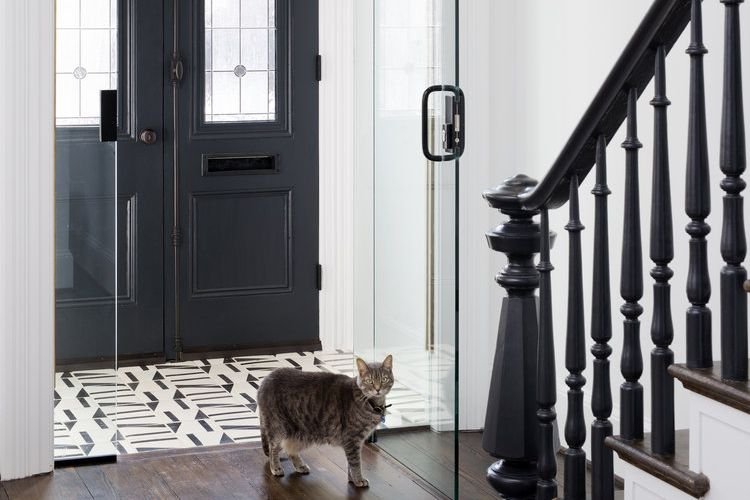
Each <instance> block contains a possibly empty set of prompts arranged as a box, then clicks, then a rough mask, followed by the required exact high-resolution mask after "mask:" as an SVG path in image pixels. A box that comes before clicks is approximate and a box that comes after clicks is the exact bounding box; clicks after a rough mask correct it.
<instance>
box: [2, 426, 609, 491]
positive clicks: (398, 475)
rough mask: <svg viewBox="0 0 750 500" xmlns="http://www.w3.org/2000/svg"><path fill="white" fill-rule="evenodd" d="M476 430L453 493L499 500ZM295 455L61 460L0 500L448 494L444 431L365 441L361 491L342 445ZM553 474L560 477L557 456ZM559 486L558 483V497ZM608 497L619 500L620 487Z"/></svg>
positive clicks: (462, 448)
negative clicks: (304, 468)
mask: <svg viewBox="0 0 750 500" xmlns="http://www.w3.org/2000/svg"><path fill="white" fill-rule="evenodd" d="M481 436H482V435H481V433H469V432H466V433H464V432H462V433H460V434H459V483H458V484H459V498H461V499H471V500H482V499H497V498H499V496H498V495H497V494H496V493H495V492H494V491H493V490H492V488H490V486H489V485H488V484H487V482H486V481H485V478H484V474H485V471H486V469H487V467H488V466H489V465H490V464H491V463H492V462H493V461H494V460H493V459H492V458H491V457H490V456H489V455H487V453H486V452H485V451H484V450H482V446H481ZM303 456H304V457H305V459H306V461H307V463H308V464H309V465H310V468H311V470H312V472H311V474H310V475H306V476H302V475H299V474H295V473H293V472H292V467H291V464H290V463H288V461H285V462H284V469H285V470H286V472H287V474H286V476H284V477H283V478H280V479H279V478H275V477H273V476H272V475H271V474H270V472H269V471H268V466H267V464H266V457H265V455H263V451H262V450H260V449H259V448H258V447H257V444H252V445H249V444H248V445H225V446H219V447H210V448H193V449H190V450H173V451H164V452H151V453H141V454H137V455H125V456H121V457H120V458H119V460H118V462H117V463H109V464H100V465H81V466H69V467H64V468H58V469H57V470H55V472H54V474H47V475H42V476H35V477H32V478H27V479H20V480H17V481H5V482H2V483H0V500H11V499H29V500H48V499H55V500H57V499H59V500H77V499H91V498H96V499H114V498H117V499H162V498H164V499H175V498H179V499H196V500H198V499H201V500H203V499H221V500H223V499H235V498H236V499H239V498H242V499H261V498H262V499H274V500H275V499H281V500H296V499H310V500H336V499H380V500H395V499H402V498H403V499H409V500H420V499H431V498H452V497H453V495H452V491H453V474H454V465H453V434H452V433H441V434H438V433H435V432H432V431H430V430H418V431H407V432H398V433H393V434H381V435H380V436H379V439H378V443H377V445H367V446H366V447H365V449H364V451H363V454H362V459H363V463H364V465H363V466H364V471H365V472H364V475H365V477H367V479H368V480H369V481H370V487H369V488H368V489H357V488H354V487H353V486H351V485H349V484H348V483H347V474H346V459H345V457H344V453H343V451H342V450H340V449H337V448H333V447H330V446H326V447H321V448H313V449H310V450H307V451H306V452H304V453H303ZM394 457H398V462H397V461H396V460H395V459H394ZM399 462H400V463H399ZM402 464H403V465H402ZM557 477H558V481H562V477H563V474H562V457H561V456H558V476H557ZM422 478H424V479H422ZM587 483H588V478H587ZM588 486H589V485H588V484H587V489H588ZM562 487H563V486H562V484H560V490H559V492H560V495H561V496H562V491H563V490H562ZM589 491H590V490H589ZM441 492H442V493H441ZM589 494H590V493H589ZM615 498H622V491H618V492H617V495H616V497H615Z"/></svg>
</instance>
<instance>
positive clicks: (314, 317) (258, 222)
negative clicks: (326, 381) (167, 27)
mask: <svg viewBox="0 0 750 500" xmlns="http://www.w3.org/2000/svg"><path fill="white" fill-rule="evenodd" d="M189 5H190V8H184V9H183V10H182V11H181V12H180V13H179V16H180V23H179V29H180V34H179V42H180V53H181V57H182V59H183V61H184V65H185V75H184V78H183V80H182V81H181V83H180V86H179V89H178V101H179V108H180V112H181V116H184V117H185V120H181V123H184V122H187V123H188V124H189V126H182V127H179V130H178V138H179V161H178V167H177V168H178V169H179V170H178V174H179V202H178V204H177V206H178V210H179V214H178V220H179V226H180V227H179V231H178V233H180V234H182V235H183V239H182V242H181V245H180V247H179V250H180V251H179V252H178V255H179V257H178V258H179V267H178V269H179V278H180V279H179V289H178V291H177V295H178V296H177V297H174V296H172V297H171V298H170V302H173V303H176V305H177V309H176V320H177V321H176V323H177V324H178V325H179V333H180V338H179V339H178V340H179V342H178V344H179V343H181V345H182V347H183V348H184V350H185V351H200V350H207V349H208V350H216V349H228V348H259V347H264V348H268V347H273V346H282V345H298V346H301V345H306V346H313V345H316V344H319V340H318V290H317V282H316V281H317V280H316V277H317V273H316V266H317V263H318V198H317V196H318V194H317V193H318V88H317V81H316V55H317V38H318V37H317V25H318V22H317V17H318V8H317V2H316V1H308V0H305V1H300V0H291V1H290V0H276V1H274V0H223V1H218V0H213V1H212V0H206V1H200V0H196V1H193V2H190V3H189ZM170 92H171V90H170ZM249 174H251V175H249ZM173 180H174V177H171V178H170V182H172V181H173ZM169 257H170V258H172V254H171V253H170V254H169ZM172 341H174V339H172Z"/></svg>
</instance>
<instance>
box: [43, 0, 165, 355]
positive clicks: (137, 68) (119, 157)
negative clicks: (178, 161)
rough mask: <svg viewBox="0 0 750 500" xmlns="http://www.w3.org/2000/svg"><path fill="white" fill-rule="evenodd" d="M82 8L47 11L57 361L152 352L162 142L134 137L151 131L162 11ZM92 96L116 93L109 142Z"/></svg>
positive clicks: (150, 6) (159, 345) (159, 327)
mask: <svg viewBox="0 0 750 500" xmlns="http://www.w3.org/2000/svg"><path fill="white" fill-rule="evenodd" d="M88 7H90V8H92V10H90V11H86V12H84V11H83V10H82V8H81V4H80V3H77V2H72V3H65V4H61V3H59V4H58V6H57V101H58V102H57V113H56V123H57V128H56V131H57V137H56V155H55V156H56V165H55V169H56V201H57V203H56V205H57V209H56V215H57V217H56V238H55V240H56V255H57V256H58V258H56V267H57V272H56V285H55V288H56V306H57V307H56V317H55V339H56V359H57V362H58V364H67V363H75V362H85V361H92V360H111V359H112V358H113V357H114V356H115V355H117V356H119V357H120V358H127V357H152V356H163V354H164V321H163V317H164V311H163V307H164V299H163V295H164V294H163V283H164V278H163V274H164V273H163V265H164V263H163V258H162V241H161V234H162V233H163V230H164V228H163V209H162V207H163V202H162V198H163V186H162V177H163V176H162V164H163V156H164V155H163V149H162V148H163V143H162V142H161V141H160V140H156V141H155V142H154V143H153V144H149V143H148V142H149V141H145V142H144V141H143V140H142V139H141V138H140V137H139V136H140V135H141V132H142V131H144V130H147V129H153V130H154V131H155V132H156V134H157V135H156V137H157V138H158V139H160V135H161V133H162V123H163V116H162V101H163V99H164V97H163V84H162V73H163V72H162V68H163V66H164V57H163V54H162V50H161V47H162V46H163V44H164V42H163V30H162V25H163V16H164V6H163V5H162V3H161V2H154V1H148V0H113V1H111V2H109V3H106V2H96V3H95V4H91V5H89V6H88ZM93 7H97V8H96V9H93ZM84 14H85V15H84ZM102 89H117V91H118V105H117V108H118V111H117V118H118V120H117V121H118V133H117V141H116V143H115V142H109V143H102V142H100V141H99V134H98V130H97V125H98V122H99V90H102ZM115 163H116V164H117V166H116V168H115ZM115 173H116V175H117V182H116V183H115V179H114V177H115ZM115 189H116V192H115ZM115 304H116V305H115ZM115 322H116V323H117V327H118V331H117V333H116V332H115ZM115 343H116V344H117V352H116V351H115Z"/></svg>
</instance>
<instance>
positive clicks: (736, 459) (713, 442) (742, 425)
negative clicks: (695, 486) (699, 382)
mask: <svg viewBox="0 0 750 500" xmlns="http://www.w3.org/2000/svg"><path fill="white" fill-rule="evenodd" d="M689 394H690V468H691V469H692V470H694V471H696V472H702V473H703V474H705V475H706V476H708V478H709V480H710V481H711V488H710V490H709V492H708V494H707V495H706V497H705V498H706V500H724V499H730V498H746V497H744V496H743V495H746V494H747V480H748V475H750V415H748V414H747V413H744V412H741V411H739V410H735V409H734V408H732V407H731V406H727V405H725V404H722V403H719V402H716V401H714V400H713V399H709V398H707V397H704V396H701V395H700V394H696V393H694V392H692V391H691V392H689Z"/></svg>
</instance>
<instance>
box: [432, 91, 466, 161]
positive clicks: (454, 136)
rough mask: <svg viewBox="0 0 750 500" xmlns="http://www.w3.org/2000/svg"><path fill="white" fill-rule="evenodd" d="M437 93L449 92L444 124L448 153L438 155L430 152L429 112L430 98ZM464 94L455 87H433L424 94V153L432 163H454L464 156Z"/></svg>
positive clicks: (443, 137) (444, 146)
mask: <svg viewBox="0 0 750 500" xmlns="http://www.w3.org/2000/svg"><path fill="white" fill-rule="evenodd" d="M435 92H449V93H450V94H452V95H450V96H446V99H445V107H446V111H445V123H443V124H442V144H443V149H444V150H445V151H446V152H447V153H448V154H444V155H436V154H433V153H432V151H430V141H429V139H430V138H429V123H428V117H427V111H428V106H429V100H430V96H431V95H432V94H433V93H435ZM465 111H466V109H465V98H464V92H463V91H462V90H461V89H460V88H459V87H456V86H455V85H432V86H431V87H427V89H426V90H425V91H424V93H423V94H422V153H423V154H424V156H425V158H427V159H428V160H430V161H452V160H456V159H458V158H460V157H461V155H462V154H464V148H465V147H466V142H465V134H466V116H465Z"/></svg>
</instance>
